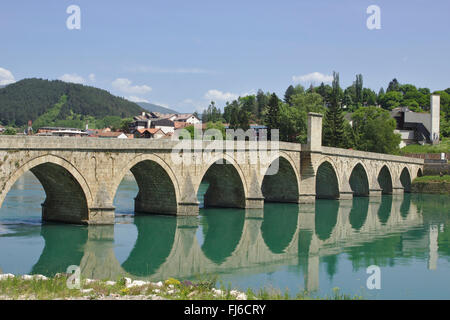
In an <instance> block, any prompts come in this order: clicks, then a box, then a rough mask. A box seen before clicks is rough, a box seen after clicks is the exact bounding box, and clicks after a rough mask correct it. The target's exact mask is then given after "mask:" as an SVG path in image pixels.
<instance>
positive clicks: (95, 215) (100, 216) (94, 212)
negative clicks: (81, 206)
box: [86, 207, 116, 225]
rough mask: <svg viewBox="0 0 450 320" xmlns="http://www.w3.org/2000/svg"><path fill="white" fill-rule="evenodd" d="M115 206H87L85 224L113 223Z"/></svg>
mask: <svg viewBox="0 0 450 320" xmlns="http://www.w3.org/2000/svg"><path fill="white" fill-rule="evenodd" d="M115 215H116V208H114V207H109V208H108V207H103V208H89V219H88V220H87V221H86V224H89V225H111V224H114V221H115Z"/></svg>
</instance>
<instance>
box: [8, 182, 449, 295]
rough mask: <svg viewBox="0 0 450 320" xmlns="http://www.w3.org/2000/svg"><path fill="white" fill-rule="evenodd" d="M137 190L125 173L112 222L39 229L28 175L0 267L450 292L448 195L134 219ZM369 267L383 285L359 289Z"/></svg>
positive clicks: (12, 206)
mask: <svg viewBox="0 0 450 320" xmlns="http://www.w3.org/2000/svg"><path fill="white" fill-rule="evenodd" d="M206 187H207V186H204V187H203V189H206ZM136 193H137V186H136V184H135V182H134V180H133V179H132V178H131V179H124V181H123V182H122V184H121V186H120V189H119V191H118V193H117V196H116V199H115V204H116V208H117V213H118V214H117V218H116V225H115V226H103V227H84V226H70V225H57V224H44V225H42V224H41V208H40V204H41V203H42V202H43V201H44V198H45V194H44V191H43V189H42V187H41V185H40V183H39V182H38V181H37V180H36V179H35V178H34V176H33V175H32V174H26V175H25V176H24V177H23V178H22V179H20V180H19V181H18V182H17V183H16V185H15V186H14V187H13V189H11V191H10V192H9V194H8V196H7V198H6V200H5V202H4V204H3V208H2V209H1V210H0V272H3V273H14V274H30V273H39V274H44V275H49V276H51V275H54V274H55V273H57V272H65V270H66V269H67V267H68V266H69V265H79V266H80V267H81V270H82V274H83V275H84V276H85V277H90V278H99V279H106V278H112V279H116V278H118V277H120V276H123V275H126V276H129V277H132V278H134V279H148V280H152V281H155V280H164V279H167V278H168V277H174V278H177V279H194V280H195V279H197V278H198V277H205V275H208V274H210V275H217V276H218V277H219V279H220V281H221V282H223V283H224V284H226V285H228V284H231V285H232V286H233V287H237V288H240V289H245V288H247V287H251V288H254V289H258V288H261V287H265V288H278V289H281V290H282V291H284V290H285V289H289V292H290V293H291V294H295V293H297V292H299V291H303V290H305V289H307V290H310V291H315V292H317V293H318V294H321V295H326V294H331V293H332V289H333V288H335V287H338V288H340V290H341V291H342V292H345V293H348V294H352V295H353V294H358V295H362V296H363V297H365V298H373V299H377V298H383V299H399V298H400V299H449V298H450V214H449V213H450V197H449V196H435V195H408V194H407V195H405V196H394V197H392V196H383V197H382V199H378V200H376V199H372V198H371V199H368V198H356V199H354V200H353V201H332V200H319V201H317V202H316V204H315V206H311V205H295V204H266V206H265V209H264V210H235V209H207V210H206V209H201V211H200V216H199V217H189V218H175V217H165V216H150V215H139V216H135V215H134V214H133V198H134V196H135V195H136ZM370 265H377V266H379V267H380V268H381V290H368V289H367V288H366V280H367V278H368V277H369V275H368V274H367V273H366V268H367V267H368V266H370Z"/></svg>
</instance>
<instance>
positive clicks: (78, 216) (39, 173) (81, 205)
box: [0, 155, 92, 223]
mask: <svg viewBox="0 0 450 320" xmlns="http://www.w3.org/2000/svg"><path fill="white" fill-rule="evenodd" d="M27 171H31V172H32V173H33V174H34V175H35V176H36V178H37V179H38V180H39V182H40V183H41V184H42V186H43V188H44V190H45V194H46V199H45V202H44V203H43V205H42V214H43V219H44V220H47V221H64V222H69V223H81V222H84V221H87V220H88V207H89V206H91V204H92V196H91V191H90V189H89V187H88V184H87V183H86V181H85V179H84V177H83V176H82V175H81V174H80V173H79V172H78V170H77V169H76V168H75V167H74V166H73V165H72V164H71V163H70V162H68V161H66V160H65V159H63V158H60V157H57V156H53V155H45V156H41V157H37V158H34V159H32V160H30V161H29V162H27V163H25V164H24V165H23V166H22V167H19V168H18V169H17V170H16V171H15V172H14V173H13V174H12V175H11V177H10V178H9V179H8V180H7V181H6V183H5V184H4V186H3V192H2V193H1V195H0V203H3V200H4V199H5V197H6V195H7V193H8V192H9V190H10V189H11V187H12V186H13V185H14V183H15V182H16V181H17V180H18V179H19V178H20V177H21V176H22V175H23V174H24V173H25V172H27Z"/></svg>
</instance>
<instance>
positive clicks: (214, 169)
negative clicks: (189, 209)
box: [197, 158, 246, 208]
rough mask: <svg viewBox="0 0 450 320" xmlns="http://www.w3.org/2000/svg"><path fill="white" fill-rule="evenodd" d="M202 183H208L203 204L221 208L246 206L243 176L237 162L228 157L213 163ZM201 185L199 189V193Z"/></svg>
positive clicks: (206, 206)
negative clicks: (232, 161) (230, 160)
mask: <svg viewBox="0 0 450 320" xmlns="http://www.w3.org/2000/svg"><path fill="white" fill-rule="evenodd" d="M201 184H203V185H208V189H207V190H206V192H205V193H204V196H203V206H204V207H205V208H208V207H219V208H245V202H246V191H245V187H244V181H243V178H241V175H240V173H239V171H238V169H237V168H236V166H235V164H233V163H231V162H229V161H228V160H226V159H223V158H222V159H218V160H216V161H215V162H214V163H212V164H211V165H210V166H209V168H208V169H207V170H206V172H205V174H204V175H203V177H202V181H201ZM199 190H200V186H199V187H198V190H197V195H198V194H199Z"/></svg>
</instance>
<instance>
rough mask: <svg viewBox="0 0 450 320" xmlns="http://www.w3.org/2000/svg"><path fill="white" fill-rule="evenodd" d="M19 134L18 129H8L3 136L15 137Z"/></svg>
mask: <svg viewBox="0 0 450 320" xmlns="http://www.w3.org/2000/svg"><path fill="white" fill-rule="evenodd" d="M16 134H17V131H16V129H14V128H11V127H10V128H6V129H5V131H3V135H5V136H15V135H16Z"/></svg>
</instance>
